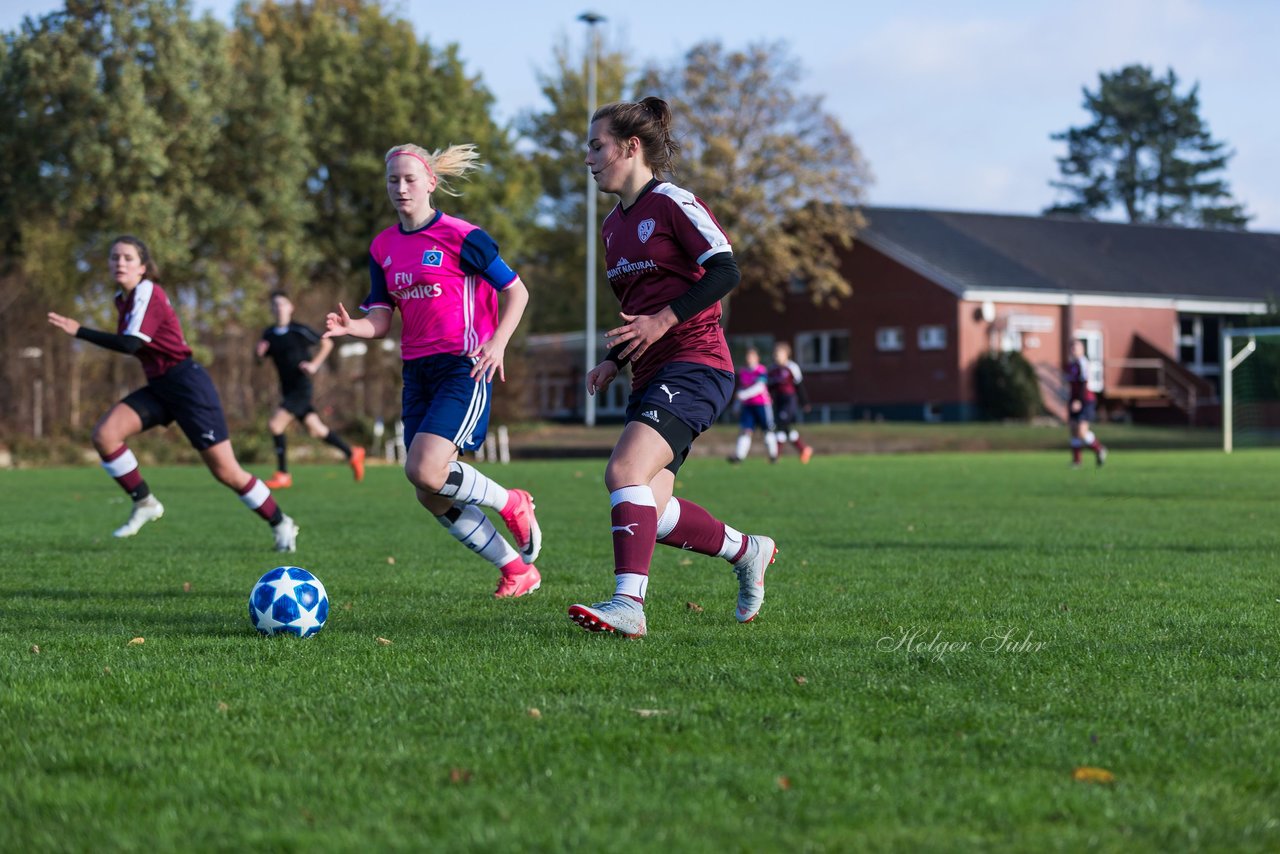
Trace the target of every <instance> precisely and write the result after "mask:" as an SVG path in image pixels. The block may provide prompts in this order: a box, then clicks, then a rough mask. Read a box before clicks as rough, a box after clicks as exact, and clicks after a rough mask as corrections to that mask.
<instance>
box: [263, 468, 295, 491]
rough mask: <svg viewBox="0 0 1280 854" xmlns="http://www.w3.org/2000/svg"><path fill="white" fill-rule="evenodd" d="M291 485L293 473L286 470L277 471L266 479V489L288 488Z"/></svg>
mask: <svg viewBox="0 0 1280 854" xmlns="http://www.w3.org/2000/svg"><path fill="white" fill-rule="evenodd" d="M291 486H293V475H291V474H289V473H288V472H287V471H278V472H276V473H275V474H273V475H271V480H269V481H267V489H288V488H289V487H291Z"/></svg>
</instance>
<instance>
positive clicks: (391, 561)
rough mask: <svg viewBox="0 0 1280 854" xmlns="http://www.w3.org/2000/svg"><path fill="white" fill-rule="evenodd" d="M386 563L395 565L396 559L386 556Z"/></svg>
mask: <svg viewBox="0 0 1280 854" xmlns="http://www.w3.org/2000/svg"><path fill="white" fill-rule="evenodd" d="M387 563H388V564H389V565H391V566H395V565H396V559H395V558H393V557H388V558H387Z"/></svg>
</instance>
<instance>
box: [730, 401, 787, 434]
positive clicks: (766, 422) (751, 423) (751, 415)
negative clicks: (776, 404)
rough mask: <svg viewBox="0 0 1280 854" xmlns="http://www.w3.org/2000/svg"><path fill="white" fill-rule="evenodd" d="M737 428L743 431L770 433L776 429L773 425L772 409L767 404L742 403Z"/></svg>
mask: <svg viewBox="0 0 1280 854" xmlns="http://www.w3.org/2000/svg"><path fill="white" fill-rule="evenodd" d="M738 426H739V427H741V428H742V429H743V430H754V429H756V428H757V427H759V428H760V429H761V430H764V431H766V432H769V433H772V432H774V431H775V430H777V429H778V428H777V427H776V426H774V423H773V407H772V406H771V405H770V404H768V403H744V404H742V415H741V417H739V418H738Z"/></svg>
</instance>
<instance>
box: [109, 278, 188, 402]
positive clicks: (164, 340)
mask: <svg viewBox="0 0 1280 854" xmlns="http://www.w3.org/2000/svg"><path fill="white" fill-rule="evenodd" d="M116 311H117V312H118V313H119V315H120V317H119V320H118V321H117V323H116V333H117V334H119V335H132V336H133V337H134V338H141V339H142V340H143V342H145V343H143V345H142V347H141V348H139V349H138V352H137V353H136V354H135V355H136V356H137V357H138V361H140V362H142V370H143V372H144V373H145V374H146V375H147V379H149V380H150V379H155V378H156V377H158V376H162V375H163V374H164V373H165V371H167V370H169V369H170V368H172V367H173V366H174V365H177V364H179V363H180V362H183V361H185V360H186V359H189V358H191V348H190V347H188V346H187V339H186V338H184V337H183V335H182V324H181V323H179V322H178V315H177V314H176V313H174V310H173V306H172V305H171V304H170V303H169V295H168V294H166V293H165V292H164V288H162V287H160V286H159V285H157V284H156V283H154V282H152V281H151V280H150V279H143V280H142V281H141V282H139V283H138V286H137V287H136V288H134V289H133V290H131V291H129V292H128V293H125V292H124V291H117V292H116Z"/></svg>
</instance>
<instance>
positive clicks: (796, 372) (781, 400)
mask: <svg viewBox="0 0 1280 854" xmlns="http://www.w3.org/2000/svg"><path fill="white" fill-rule="evenodd" d="M768 383H769V396H770V397H772V398H773V418H774V421H775V422H776V423H777V425H778V443H779V444H782V443H783V442H790V443H791V444H792V445H794V446H795V448H796V450H797V451H799V452H800V462H802V463H807V462H809V460H810V458H812V457H813V448H811V447H809V446H808V445H806V444H805V442H804V439H801V438H800V431H799V430H797V429H796V423H797V422H798V421H799V420H800V409H801V407H805V408H806V409H807V408H808V405H809V400H808V397H807V396H806V395H805V391H804V374H802V373H801V372H800V366H799V365H797V364H796V363H795V362H793V361H792V360H791V345H790V344H788V343H787V342H785V341H779V342H778V343H776V344H774V345H773V364H772V365H770V366H769V379H768Z"/></svg>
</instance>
